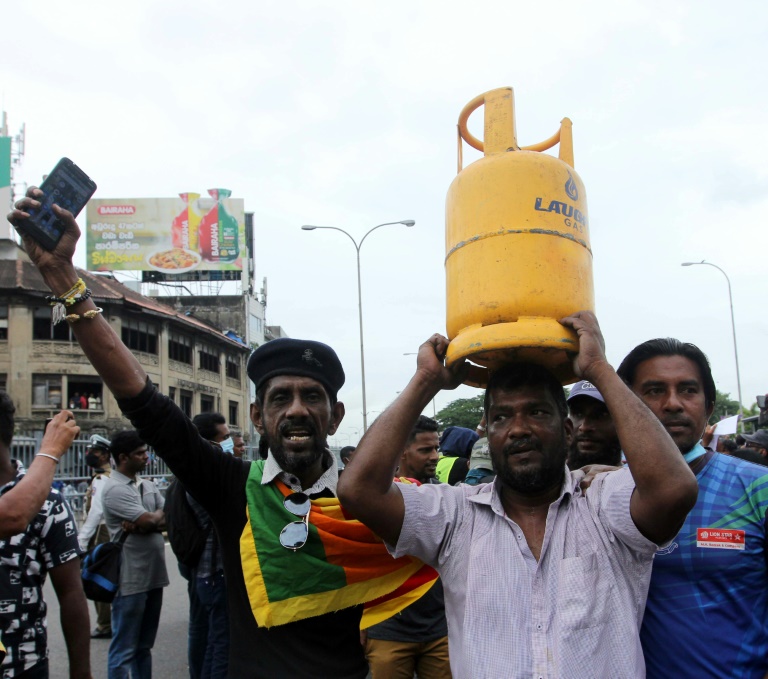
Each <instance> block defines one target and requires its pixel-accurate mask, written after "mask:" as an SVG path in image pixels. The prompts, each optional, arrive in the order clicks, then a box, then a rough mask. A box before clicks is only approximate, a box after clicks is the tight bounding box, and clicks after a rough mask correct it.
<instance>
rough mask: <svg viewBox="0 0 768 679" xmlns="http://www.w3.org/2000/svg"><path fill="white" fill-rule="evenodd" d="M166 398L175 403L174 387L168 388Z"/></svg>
mask: <svg viewBox="0 0 768 679" xmlns="http://www.w3.org/2000/svg"><path fill="white" fill-rule="evenodd" d="M168 398H169V399H171V401H173V402H174V403H176V387H168Z"/></svg>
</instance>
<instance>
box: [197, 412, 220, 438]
mask: <svg viewBox="0 0 768 679" xmlns="http://www.w3.org/2000/svg"><path fill="white" fill-rule="evenodd" d="M226 423H227V420H226V419H225V418H224V415H222V414H221V413H200V414H199V415H195V416H194V417H193V418H192V424H194V425H195V427H196V428H197V431H198V432H199V433H200V436H202V437H203V438H204V439H205V440H206V441H213V439H215V438H216V435H217V434H218V433H219V432H218V431H217V427H218V426H219V425H220V424H226Z"/></svg>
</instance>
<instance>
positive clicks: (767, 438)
mask: <svg viewBox="0 0 768 679" xmlns="http://www.w3.org/2000/svg"><path fill="white" fill-rule="evenodd" d="M742 436H743V437H744V440H745V441H749V442H750V443H756V444H757V445H758V446H760V447H761V448H766V449H768V429H758V430H757V431H756V432H755V433H754V434H742Z"/></svg>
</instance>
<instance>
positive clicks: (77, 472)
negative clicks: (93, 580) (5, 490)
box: [11, 436, 172, 518]
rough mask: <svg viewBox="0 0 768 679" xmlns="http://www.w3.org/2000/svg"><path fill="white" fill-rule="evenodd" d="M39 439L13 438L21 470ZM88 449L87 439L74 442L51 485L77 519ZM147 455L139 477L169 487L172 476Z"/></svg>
mask: <svg viewBox="0 0 768 679" xmlns="http://www.w3.org/2000/svg"><path fill="white" fill-rule="evenodd" d="M41 439H42V436H41V437H40V438H38V437H33V436H15V437H14V439H13V442H12V444H11V457H13V458H15V459H17V460H19V462H21V464H22V465H24V467H29V465H30V464H31V463H32V460H33V459H34V457H35V454H36V453H37V452H38V451H39V450H40V442H41ZM89 445H90V442H89V441H88V440H87V439H86V440H82V441H80V440H78V441H73V442H72V446H71V447H70V449H69V450H68V451H67V453H66V454H65V455H64V457H62V458H61V460H60V461H59V465H58V467H57V468H56V476H55V477H54V481H53V485H54V488H58V489H59V490H61V492H62V493H64V497H66V498H67V500H68V501H69V504H70V505H71V507H72V509H73V511H74V512H75V514H76V515H77V516H78V518H82V517H83V514H84V512H85V500H84V498H85V492H86V491H87V490H88V481H90V479H91V472H92V471H93V470H92V469H91V468H90V467H89V466H88V465H87V464H85V451H86V449H87V448H88V446H89ZM148 452H149V453H150V457H149V463H148V464H147V467H146V469H145V470H144V472H143V473H142V477H144V478H152V479H154V480H155V481H156V482H157V484H158V486H159V487H160V489H164V488H166V487H167V486H168V483H169V482H170V478H171V477H172V473H171V471H170V470H169V469H168V466H167V465H166V464H165V462H163V461H162V460H161V459H160V458H159V457H157V456H156V455H155V454H154V453H153V451H152V449H151V448H150V449H149V451H148Z"/></svg>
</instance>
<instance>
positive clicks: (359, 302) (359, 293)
mask: <svg viewBox="0 0 768 679" xmlns="http://www.w3.org/2000/svg"><path fill="white" fill-rule="evenodd" d="M415 223H416V222H415V221H414V220H413V219H402V220H400V221H399V222H384V223H383V224H379V225H378V226H374V227H373V228H372V229H369V230H368V231H367V232H366V234H365V235H364V236H363V237H362V238H361V239H360V242H359V243H358V242H357V241H356V240H355V239H354V238H353V237H352V236H351V235H350V234H349V233H348V232H346V231H344V229H340V228H339V227H337V226H312V225H311V224H305V225H304V226H302V227H301V228H302V230H304V231H314V230H315V229H329V230H331V231H341V233H343V234H344V235H345V236H346V237H347V238H349V240H351V241H352V244H353V245H354V246H355V252H356V253H357V313H358V317H359V320H360V374H361V375H362V382H363V433H365V432H366V431H367V430H368V405H367V401H366V397H365V345H364V342H363V289H362V285H361V283H360V248H362V247H363V243H364V242H365V239H366V238H368V236H369V235H370V234H371V233H372V232H373V231H376V229H380V228H381V227H382V226H392V225H394V224H403V225H404V226H413V225H414V224H415Z"/></svg>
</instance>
